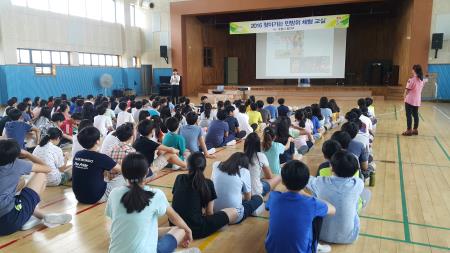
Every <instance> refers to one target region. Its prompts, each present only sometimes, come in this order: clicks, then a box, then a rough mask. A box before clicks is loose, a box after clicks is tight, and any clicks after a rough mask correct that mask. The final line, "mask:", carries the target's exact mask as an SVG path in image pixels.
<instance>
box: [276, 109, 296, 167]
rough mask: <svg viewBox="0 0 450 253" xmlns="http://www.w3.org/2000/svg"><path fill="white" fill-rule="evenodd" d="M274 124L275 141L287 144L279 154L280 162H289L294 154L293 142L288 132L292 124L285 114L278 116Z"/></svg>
mask: <svg viewBox="0 0 450 253" xmlns="http://www.w3.org/2000/svg"><path fill="white" fill-rule="evenodd" d="M274 125H275V131H276V134H275V136H276V137H275V141H276V142H279V143H281V144H283V145H288V146H289V147H288V149H286V150H285V151H284V152H283V154H281V155H280V163H285V162H289V161H290V160H292V159H294V154H295V143H294V139H293V138H292V136H291V134H290V127H291V125H292V123H291V119H290V118H289V117H286V116H279V117H278V119H277V120H276V121H275V124H274Z"/></svg>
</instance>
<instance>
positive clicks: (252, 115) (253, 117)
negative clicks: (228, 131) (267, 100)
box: [247, 103, 263, 131]
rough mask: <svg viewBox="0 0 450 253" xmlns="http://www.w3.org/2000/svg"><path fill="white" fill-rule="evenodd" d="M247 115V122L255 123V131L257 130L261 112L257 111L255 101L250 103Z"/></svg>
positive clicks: (261, 121) (260, 120)
mask: <svg viewBox="0 0 450 253" xmlns="http://www.w3.org/2000/svg"><path fill="white" fill-rule="evenodd" d="M247 115H248V123H249V124H250V126H251V125H253V124H255V125H256V126H257V128H256V129H255V131H258V130H259V125H260V124H261V123H263V120H262V116H261V113H260V112H259V111H258V106H257V105H256V103H251V104H250V111H248V112H247Z"/></svg>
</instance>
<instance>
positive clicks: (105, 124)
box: [94, 106, 114, 138]
mask: <svg viewBox="0 0 450 253" xmlns="http://www.w3.org/2000/svg"><path fill="white" fill-rule="evenodd" d="M97 113H98V115H97V116H95V117H94V127H96V128H97V129H98V130H99V131H100V134H101V135H102V138H105V137H106V135H108V132H111V131H113V130H114V128H113V123H112V120H111V117H110V116H107V115H105V113H106V107H104V106H99V107H97Z"/></svg>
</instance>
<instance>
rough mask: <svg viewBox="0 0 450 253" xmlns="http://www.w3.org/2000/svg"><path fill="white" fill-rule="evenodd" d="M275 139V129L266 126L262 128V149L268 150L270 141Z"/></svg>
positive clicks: (270, 144) (270, 145)
mask: <svg viewBox="0 0 450 253" xmlns="http://www.w3.org/2000/svg"><path fill="white" fill-rule="evenodd" d="M274 140H275V131H274V130H273V128H272V127H270V126H268V127H266V128H264V134H263V144H262V146H263V150H264V151H268V150H269V149H270V148H271V147H272V142H273V141H274Z"/></svg>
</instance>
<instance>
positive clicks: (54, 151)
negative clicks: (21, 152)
mask: <svg viewBox="0 0 450 253" xmlns="http://www.w3.org/2000/svg"><path fill="white" fill-rule="evenodd" d="M61 138H62V132H61V130H59V129H58V128H55V127H52V128H50V129H49V130H48V131H47V134H46V135H45V136H44V137H43V138H42V139H41V141H40V142H39V145H38V146H37V147H36V148H35V149H34V150H33V155H34V156H36V157H38V158H39V159H41V160H42V161H44V162H45V164H46V165H47V166H48V167H50V168H51V169H52V171H51V172H50V173H48V174H47V186H58V185H63V184H65V183H67V182H68V181H69V180H70V179H71V178H72V169H71V167H70V166H68V165H67V161H68V154H64V153H63V151H62V149H61V148H60V147H58V145H59V142H60V141H61Z"/></svg>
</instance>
